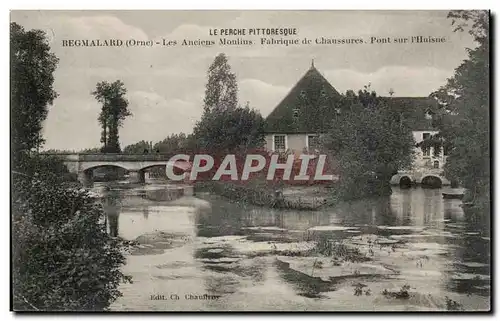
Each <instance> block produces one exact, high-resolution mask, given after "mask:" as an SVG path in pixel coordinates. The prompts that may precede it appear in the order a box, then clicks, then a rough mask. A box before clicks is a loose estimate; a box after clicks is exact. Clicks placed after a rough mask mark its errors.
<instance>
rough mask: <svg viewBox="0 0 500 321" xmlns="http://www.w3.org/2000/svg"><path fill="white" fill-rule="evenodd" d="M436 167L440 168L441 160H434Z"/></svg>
mask: <svg viewBox="0 0 500 321" xmlns="http://www.w3.org/2000/svg"><path fill="white" fill-rule="evenodd" d="M434 168H439V161H437V160H435V161H434Z"/></svg>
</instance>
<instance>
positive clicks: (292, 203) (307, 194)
mask: <svg viewBox="0 0 500 321" xmlns="http://www.w3.org/2000/svg"><path fill="white" fill-rule="evenodd" d="M195 192H209V193H213V194H216V195H219V196H222V197H224V198H226V199H228V200H231V201H235V202H244V203H248V204H252V205H257V206H263V207H269V208H277V209H290V210H305V211H307V210H318V209H319V208H321V207H323V206H326V205H328V204H329V203H330V202H329V201H330V197H329V196H330V194H331V189H330V188H327V187H324V186H297V187H280V186H274V185H269V184H267V183H266V182H252V183H248V184H245V185H243V184H236V183H232V182H218V181H208V182H198V183H196V185H195Z"/></svg>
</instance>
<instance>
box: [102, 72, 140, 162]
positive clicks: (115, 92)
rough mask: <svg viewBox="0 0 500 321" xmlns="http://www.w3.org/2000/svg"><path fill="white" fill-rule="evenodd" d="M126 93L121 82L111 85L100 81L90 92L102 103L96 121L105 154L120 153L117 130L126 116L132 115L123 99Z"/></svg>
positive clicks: (125, 100)
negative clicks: (100, 129) (97, 121)
mask: <svg viewBox="0 0 500 321" xmlns="http://www.w3.org/2000/svg"><path fill="white" fill-rule="evenodd" d="M126 93H127V89H126V88H125V84H124V83H123V82H122V81H121V80H117V81H115V82H113V83H109V82H107V81H101V82H99V83H97V85H96V89H95V90H94V91H93V92H92V95H93V96H94V97H95V99H97V101H99V102H100V103H102V109H101V113H100V114H99V118H98V120H99V123H100V124H101V126H102V133H101V142H102V143H103V144H104V145H103V149H102V151H103V152H105V153H119V152H120V142H119V137H118V128H119V127H120V126H122V125H123V121H124V120H125V118H126V117H127V116H130V115H132V113H131V112H130V110H129V109H128V100H127V99H126V98H125V97H124V96H125V94H126Z"/></svg>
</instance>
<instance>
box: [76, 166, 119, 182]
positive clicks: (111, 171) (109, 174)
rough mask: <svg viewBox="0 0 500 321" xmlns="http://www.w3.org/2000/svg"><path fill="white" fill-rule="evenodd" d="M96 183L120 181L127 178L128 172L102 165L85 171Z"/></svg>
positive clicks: (116, 167) (117, 167)
mask: <svg viewBox="0 0 500 321" xmlns="http://www.w3.org/2000/svg"><path fill="white" fill-rule="evenodd" d="M84 172H85V173H86V174H87V175H89V176H90V177H91V178H92V181H94V182H110V181H120V180H124V179H126V178H127V174H128V170H126V169H125V168H123V167H120V166H116V165H100V166H95V167H90V168H87V169H86V170H85V171H84Z"/></svg>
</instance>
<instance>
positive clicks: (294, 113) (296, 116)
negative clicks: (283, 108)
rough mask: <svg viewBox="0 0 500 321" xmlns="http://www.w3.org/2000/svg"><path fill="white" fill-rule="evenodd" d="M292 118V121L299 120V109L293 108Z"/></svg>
mask: <svg viewBox="0 0 500 321" xmlns="http://www.w3.org/2000/svg"><path fill="white" fill-rule="evenodd" d="M293 118H294V119H298V118H299V109H298V108H294V109H293Z"/></svg>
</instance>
